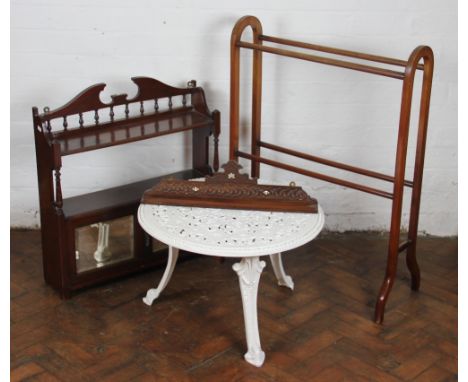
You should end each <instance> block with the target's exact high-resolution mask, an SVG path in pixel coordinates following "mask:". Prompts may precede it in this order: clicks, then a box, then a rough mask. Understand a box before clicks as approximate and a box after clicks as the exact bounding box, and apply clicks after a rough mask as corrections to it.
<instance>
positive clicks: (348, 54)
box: [258, 35, 424, 70]
mask: <svg viewBox="0 0 468 382" xmlns="http://www.w3.org/2000/svg"><path fill="white" fill-rule="evenodd" d="M258 38H259V39H260V40H263V41H268V42H273V43H275V44H281V45H289V46H295V47H297V48H304V49H310V50H316V51H319V52H324V53H331V54H336V55H339V56H345V57H353V58H359V59H361V60H367V61H374V62H380V63H382V64H389V65H396V66H403V67H405V66H406V65H407V64H408V62H407V61H405V60H399V59H396V58H390V57H384V56H378V55H375V54H369V53H362V52H355V51H352V50H346V49H339V48H332V47H329V46H324V45H318V44H311V43H307V42H302V41H295V40H289V39H286V38H280V37H273V36H266V35H260V36H259V37H258ZM416 68H417V69H419V70H424V65H423V64H418V66H417V67H416Z"/></svg>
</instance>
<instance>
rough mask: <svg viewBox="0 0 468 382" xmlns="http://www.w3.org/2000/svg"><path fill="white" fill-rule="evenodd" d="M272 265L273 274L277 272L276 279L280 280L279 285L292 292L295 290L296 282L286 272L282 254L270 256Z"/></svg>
mask: <svg viewBox="0 0 468 382" xmlns="http://www.w3.org/2000/svg"><path fill="white" fill-rule="evenodd" d="M270 260H271V265H272V266H273V272H275V276H276V279H277V280H278V285H281V286H285V287H288V288H289V289H291V290H294V281H293V279H292V278H291V276H288V275H287V274H286V273H285V272H284V268H283V260H282V259H281V253H275V254H274V255H270Z"/></svg>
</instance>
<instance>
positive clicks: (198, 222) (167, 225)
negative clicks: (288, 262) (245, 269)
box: [138, 182, 325, 257]
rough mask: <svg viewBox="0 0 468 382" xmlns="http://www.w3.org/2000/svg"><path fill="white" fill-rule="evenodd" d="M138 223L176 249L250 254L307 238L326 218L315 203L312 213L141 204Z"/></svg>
mask: <svg viewBox="0 0 468 382" xmlns="http://www.w3.org/2000/svg"><path fill="white" fill-rule="evenodd" d="M262 183H263V182H262ZM138 221H139V222H140V225H141V226H142V228H143V229H144V230H145V231H146V232H147V233H148V234H149V235H151V236H152V237H154V238H155V239H157V240H159V241H161V242H163V243H165V244H167V245H170V246H173V247H176V248H179V249H183V250H186V251H189V252H194V253H199V254H202V255H209V256H221V257H250V256H263V255H271V254H274V253H279V252H284V251H287V250H290V249H294V248H297V247H299V246H301V245H303V244H305V243H307V242H309V241H311V240H312V239H314V238H315V237H316V236H317V235H318V234H319V233H320V231H321V230H322V228H323V225H324V222H325V217H324V213H323V210H322V208H321V207H320V206H319V207H318V213H316V214H311V213H297V212H294V213H292V212H269V211H253V210H231V209H220V208H199V207H178V206H166V205H152V204H141V205H140V207H139V208H138Z"/></svg>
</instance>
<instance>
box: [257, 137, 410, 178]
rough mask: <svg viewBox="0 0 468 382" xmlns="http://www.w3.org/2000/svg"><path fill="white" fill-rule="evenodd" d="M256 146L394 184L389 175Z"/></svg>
mask: <svg viewBox="0 0 468 382" xmlns="http://www.w3.org/2000/svg"><path fill="white" fill-rule="evenodd" d="M258 145H259V146H261V147H264V148H266V149H270V150H273V151H278V152H280V153H283V154H287V155H292V156H295V157H297V158H302V159H306V160H309V161H312V162H317V163H320V164H323V165H326V166H331V167H336V168H339V169H341V170H345V171H350V172H354V173H356V174H360V175H364V176H369V177H371V178H376V179H380V180H384V181H386V182H391V183H394V182H395V178H394V177H392V176H390V175H386V174H382V173H380V172H376V171H371V170H367V169H364V168H361V167H356V166H350V165H347V164H344V163H340V162H336V161H332V160H329V159H325V158H321V157H317V156H315V155H310V154H306V153H303V152H300V151H296V150H291V149H287V148H285V147H281V146H277V145H274V144H272V143H267V142H263V141H260V142H258ZM404 184H405V186H407V187H413V182H411V181H409V180H405V182H404Z"/></svg>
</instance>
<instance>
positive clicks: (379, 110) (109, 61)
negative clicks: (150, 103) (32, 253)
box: [11, 0, 457, 235]
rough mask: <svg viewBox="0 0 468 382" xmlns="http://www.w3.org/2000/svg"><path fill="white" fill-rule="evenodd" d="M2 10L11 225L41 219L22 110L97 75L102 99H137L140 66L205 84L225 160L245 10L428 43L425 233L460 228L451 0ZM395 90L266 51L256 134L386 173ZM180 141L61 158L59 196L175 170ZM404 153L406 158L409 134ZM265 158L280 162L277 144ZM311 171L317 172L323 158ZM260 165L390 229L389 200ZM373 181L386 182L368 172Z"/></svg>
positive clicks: (317, 32) (370, 48)
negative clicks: (232, 42) (6, 16)
mask: <svg viewBox="0 0 468 382" xmlns="http://www.w3.org/2000/svg"><path fill="white" fill-rule="evenodd" d="M11 12H12V15H11V28H12V32H11V149H12V150H11V224H12V225H13V226H35V225H37V224H38V223H39V217H38V211H37V210H38V197H37V181H36V168H35V154H34V142H33V133H32V122H31V106H34V105H35V106H39V107H40V108H42V107H43V106H45V105H47V106H50V107H51V108H54V107H57V106H60V105H62V104H63V103H64V102H66V101H68V100H69V99H70V98H71V97H73V96H74V95H75V94H76V93H78V92H79V91H81V90H82V89H83V88H85V87H87V86H89V85H91V84H93V83H97V82H106V83H107V84H108V87H107V88H106V90H105V92H104V95H103V99H104V100H108V99H109V98H108V97H109V95H110V94H114V93H121V92H128V93H129V95H132V94H134V92H135V90H136V89H135V87H134V86H133V85H132V84H131V82H130V80H129V78H130V77H131V76H135V75H144V76H152V77H155V78H158V79H160V80H162V81H164V82H167V83H168V84H173V85H183V84H184V83H185V81H186V80H189V79H192V78H195V79H197V80H198V82H199V84H200V85H202V86H203V87H204V88H205V90H206V92H207V97H208V102H209V106H210V107H211V108H218V109H219V110H221V115H222V133H221V134H222V135H221V142H222V145H221V156H222V160H225V159H226V158H227V145H228V115H229V106H228V101H229V39H230V33H231V29H232V27H233V25H234V23H235V21H236V20H237V19H238V18H239V17H240V16H243V15H245V14H253V15H256V16H257V17H259V18H260V20H261V21H262V23H263V27H264V31H265V33H266V34H269V35H279V36H284V37H289V38H293V39H301V40H305V41H310V42H315V43H319V44H324V45H330V46H337V47H342V48H348V49H352V50H359V51H364V52H369V53H375V54H382V55H387V56H390V57H396V58H402V59H406V58H407V57H408V56H409V54H410V52H411V51H412V49H413V48H415V47H416V46H417V45H421V44H427V45H430V46H431V47H432V48H433V50H434V52H435V59H436V66H435V77H434V83H433V98H432V105H431V114H430V124H429V135H428V144H427V158H426V173H425V179H424V190H423V197H422V206H421V218H420V230H421V231H424V232H427V233H430V234H435V235H455V234H457V2H456V1H455V0H449V1H443V2H442V1H438V0H413V1H407V0H396V1H391V2H389V1H383V0H378V1H376V0H349V1H338V0H333V1H330V0H327V1H325V0H321V1H313V2H312V1H305V0H301V1H289V2H284V1H279V0H274V1H273V0H269V1H267V0H263V1H252V0H249V1H247V0H238V1H235V2H220V1H214V0H199V1H190V0H172V1H150V0H140V1H134V2H129V1H123V0H67V1H62V0H16V1H13V2H12V6H11ZM244 56H245V58H244V61H243V68H245V69H248V68H249V67H248V66H247V65H248V62H249V59H250V54H247V52H246V54H245V55H244ZM247 72H248V70H245V71H244V73H243V78H244V80H245V86H244V87H243V90H242V94H243V95H244V102H243V106H244V107H243V113H245V118H244V119H243V121H244V124H247V123H248V113H249V103H250V100H249V84H248V79H249V77H250V76H249V74H248V73H247ZM418 83H419V82H418ZM400 89H401V82H400V81H397V80H392V79H386V78H380V77H374V76H371V75H366V74H363V73H358V72H352V71H347V70H344V69H336V68H332V67H324V66H320V65H316V64H313V63H308V62H301V61H297V60H291V59H288V58H282V57H277V56H268V55H265V60H264V103H263V136H264V138H265V140H267V141H272V142H281V143H285V144H286V143H287V145H288V146H289V147H291V148H294V149H299V150H304V151H307V152H310V153H313V154H317V155H321V156H324V157H328V158H330V159H336V160H340V161H347V162H351V163H353V164H356V165H359V166H365V167H369V168H372V169H374V170H376V171H384V172H387V173H391V172H392V171H393V166H394V152H395V148H394V147H395V142H396V129H397V122H398V111H399V99H400ZM416 99H418V97H417V96H416ZM413 132H414V129H413ZM188 142H189V140H188V139H187V136H184V135H180V136H172V137H164V138H160V139H156V140H152V141H145V142H140V143H134V144H130V145H127V146H119V147H113V148H108V149H105V150H100V151H96V152H91V153H87V154H82V155H78V156H70V157H66V158H65V159H64V168H63V185H64V194H65V196H71V195H76V194H80V193H84V192H89V191H93V190H97V189H102V188H106V187H109V186H114V185H118V184H121V183H126V182H130V181H135V180H139V179H144V178H146V177H148V176H154V175H157V174H163V173H165V172H169V171H176V170H179V169H182V168H184V167H186V166H188V164H189V159H190V147H189V146H188ZM410 154H414V137H412V139H411V149H410ZM271 157H272V158H284V157H282V156H280V155H276V154H274V153H271ZM290 163H292V164H294V163H303V162H301V161H299V160H292V161H290ZM311 168H314V169H318V170H323V168H322V167H321V166H319V165H311ZM325 170H326V169H325ZM408 170H409V171H411V170H412V166H411V164H410V165H408ZM262 172H263V175H264V176H265V177H271V178H275V179H283V180H291V179H296V180H299V181H301V182H303V183H307V184H308V185H310V186H311V187H312V188H313V190H314V194H315V195H316V196H317V198H318V199H319V201H320V203H321V204H322V205H323V206H324V208H325V211H327V215H328V216H327V226H328V228H329V229H332V230H348V229H379V230H380V229H388V224H389V208H390V202H389V201H387V200H383V199H380V198H377V197H374V196H371V195H366V194H361V193H359V192H358V191H353V190H345V189H343V188H341V187H337V186H334V185H331V184H327V183H323V182H320V181H316V180H312V179H308V178H302V177H300V176H297V175H294V174H290V173H285V172H283V171H281V170H273V169H271V168H268V167H266V166H265V167H263V169H262ZM330 173H331V174H337V175H338V174H339V175H342V173H341V172H339V171H331V172H330ZM345 175H346V174H345ZM348 178H349V179H350V180H355V181H361V180H362V179H361V178H360V177H358V176H353V175H350V176H348ZM364 181H365V179H364ZM369 184H371V185H376V186H379V187H380V186H381V183H378V182H374V181H371V182H370V183H369ZM384 187H385V185H384ZM406 205H408V203H406ZM406 218H407V217H406Z"/></svg>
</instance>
